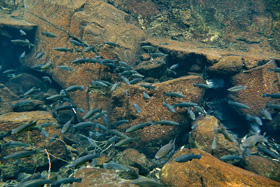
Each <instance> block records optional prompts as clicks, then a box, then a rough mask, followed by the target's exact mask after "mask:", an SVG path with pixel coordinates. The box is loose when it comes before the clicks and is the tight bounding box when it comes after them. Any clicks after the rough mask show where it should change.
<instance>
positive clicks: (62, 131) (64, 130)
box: [60, 119, 72, 133]
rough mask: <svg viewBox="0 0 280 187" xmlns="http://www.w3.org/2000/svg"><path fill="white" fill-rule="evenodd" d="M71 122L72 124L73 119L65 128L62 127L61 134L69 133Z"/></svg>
mask: <svg viewBox="0 0 280 187" xmlns="http://www.w3.org/2000/svg"><path fill="white" fill-rule="evenodd" d="M71 122H72V119H70V120H69V121H67V122H66V123H65V124H64V125H63V127H62V129H61V131H60V132H61V133H65V132H67V131H68V129H69V128H70V125H71Z"/></svg>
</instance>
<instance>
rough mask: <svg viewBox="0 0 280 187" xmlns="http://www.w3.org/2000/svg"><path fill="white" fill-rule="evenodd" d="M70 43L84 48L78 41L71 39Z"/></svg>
mask: <svg viewBox="0 0 280 187" xmlns="http://www.w3.org/2000/svg"><path fill="white" fill-rule="evenodd" d="M70 43H71V44H74V45H76V46H84V45H83V43H81V42H79V41H77V40H74V39H71V40H70Z"/></svg>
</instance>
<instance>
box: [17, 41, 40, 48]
mask: <svg viewBox="0 0 280 187" xmlns="http://www.w3.org/2000/svg"><path fill="white" fill-rule="evenodd" d="M11 42H12V43H13V44H16V45H22V46H28V47H29V48H30V47H34V46H35V45H34V44H32V43H31V42H30V41H29V40H27V39H25V40H21V39H16V40H11Z"/></svg>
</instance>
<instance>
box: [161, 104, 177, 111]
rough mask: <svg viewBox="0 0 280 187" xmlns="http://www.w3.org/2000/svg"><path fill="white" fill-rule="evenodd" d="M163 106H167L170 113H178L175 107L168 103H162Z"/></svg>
mask: <svg viewBox="0 0 280 187" xmlns="http://www.w3.org/2000/svg"><path fill="white" fill-rule="evenodd" d="M162 105H163V106H165V107H166V108H167V109H168V110H169V111H170V112H176V111H175V109H174V107H173V106H171V105H170V104H168V103H166V102H162Z"/></svg>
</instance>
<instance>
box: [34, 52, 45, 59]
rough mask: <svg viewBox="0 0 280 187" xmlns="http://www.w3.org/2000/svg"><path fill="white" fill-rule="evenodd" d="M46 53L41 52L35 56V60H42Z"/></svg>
mask: <svg viewBox="0 0 280 187" xmlns="http://www.w3.org/2000/svg"><path fill="white" fill-rule="evenodd" d="M44 54H45V52H40V53H38V54H37V55H36V56H35V59H41V58H42V57H43V56H44Z"/></svg>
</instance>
